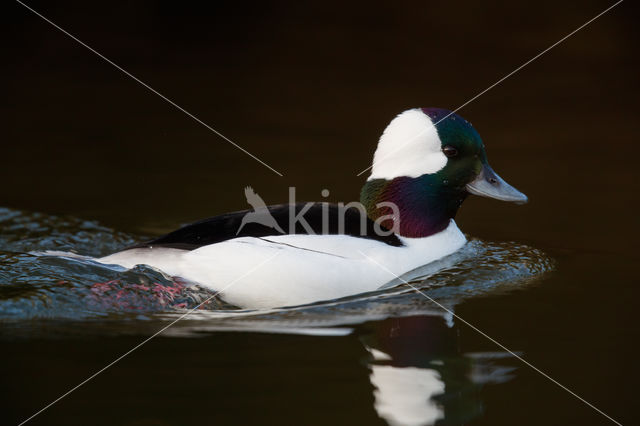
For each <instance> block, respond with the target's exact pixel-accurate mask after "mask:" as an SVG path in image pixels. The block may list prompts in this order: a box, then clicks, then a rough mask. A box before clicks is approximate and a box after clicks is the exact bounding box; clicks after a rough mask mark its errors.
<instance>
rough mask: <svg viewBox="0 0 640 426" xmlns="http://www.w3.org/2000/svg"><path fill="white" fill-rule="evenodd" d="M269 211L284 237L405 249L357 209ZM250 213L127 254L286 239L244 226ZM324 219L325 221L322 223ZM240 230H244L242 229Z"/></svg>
mask: <svg viewBox="0 0 640 426" xmlns="http://www.w3.org/2000/svg"><path fill="white" fill-rule="evenodd" d="M266 209H268V212H269V213H270V214H271V216H272V217H273V218H274V220H275V222H276V223H277V224H278V225H279V227H280V228H281V229H282V230H284V231H285V232H284V235H291V234H296V235H299V234H302V235H308V234H312V235H350V236H353V237H360V238H367V239H372V240H377V241H380V242H384V243H386V244H389V245H391V246H396V247H400V246H402V245H403V244H402V241H400V239H399V238H398V237H397V236H396V235H394V234H390V235H384V236H383V235H378V233H376V232H375V227H374V222H373V221H372V220H371V219H369V218H368V217H366V215H364V214H363V213H362V212H361V211H360V210H358V209H355V208H350V209H347V210H345V209H344V207H339V206H338V205H337V204H328V203H297V204H278V205H274V206H269V207H266ZM291 210H293V213H292V211H291ZM251 212H253V210H242V211H237V212H232V213H226V214H223V215H220V216H215V217H211V218H208V219H204V220H201V221H198V222H195V223H192V224H190V225H186V226H184V227H182V228H180V229H177V230H175V231H173V232H170V233H168V234H166V235H163V236H161V237H158V238H154V239H152V240H149V241H146V242H143V243H141V244H136V245H134V246H130V247H127V248H126V249H125V250H127V249H132V248H145V247H165V248H176V249H181V250H195V249H197V248H200V247H203V246H207V245H210V244H215V243H220V242H223V241H228V240H231V239H234V238H241V237H268V236H275V235H283V233H282V232H280V231H279V230H277V229H275V228H273V227H270V226H266V225H263V224H261V223H254V222H249V223H245V224H244V226H242V218H243V217H244V216H245V215H246V214H247V213H251ZM363 215H364V217H363ZM323 216H325V217H326V219H324V220H323ZM340 216H343V217H344V219H343V220H341V219H340ZM294 217H298V218H299V220H296V221H294V220H293V218H294ZM290 218H291V219H290ZM361 221H364V233H362V232H361V227H362V226H361V223H362V222H361ZM290 222H293V223H290ZM323 222H326V224H327V225H328V226H326V229H323ZM341 222H343V225H342V226H340V224H341ZM290 225H291V226H290ZM241 226H242V229H240V227H241ZM341 228H342V229H341ZM238 229H240V232H238Z"/></svg>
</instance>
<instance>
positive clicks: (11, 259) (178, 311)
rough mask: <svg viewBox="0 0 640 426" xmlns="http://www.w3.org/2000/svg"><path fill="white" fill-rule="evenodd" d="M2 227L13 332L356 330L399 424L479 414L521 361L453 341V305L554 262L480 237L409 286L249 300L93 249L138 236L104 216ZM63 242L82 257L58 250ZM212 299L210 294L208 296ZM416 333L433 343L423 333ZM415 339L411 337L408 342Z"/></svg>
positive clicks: (6, 306)
mask: <svg viewBox="0 0 640 426" xmlns="http://www.w3.org/2000/svg"><path fill="white" fill-rule="evenodd" d="M0 227H1V228H2V230H3V232H2V237H1V239H0V247H1V248H2V251H1V252H0V265H1V266H0V321H1V322H2V323H3V333H2V338H3V339H4V340H5V341H11V340H12V339H16V338H19V339H24V338H29V339H45V340H48V341H50V340H52V339H53V341H55V340H57V339H72V340H74V339H86V338H87V337H91V338H96V337H99V336H103V337H111V338H113V337H114V336H115V337H117V336H123V335H124V336H127V335H134V336H136V335H138V336H146V335H151V334H154V333H156V332H157V331H159V330H160V329H161V328H164V327H165V326H166V325H169V324H171V322H172V321H174V320H179V321H178V322H176V323H175V324H173V325H171V327H170V328H168V329H167V330H166V331H164V336H171V337H202V336H207V335H209V336H211V335H215V333H219V332H227V333H235V332H241V333H256V332H257V333H269V334H274V333H277V334H290V335H306V336H316V337H318V338H323V337H341V336H354V337H356V338H357V339H358V340H359V341H360V343H361V344H362V347H363V349H364V350H366V352H367V353H368V355H367V356H365V357H364V358H363V360H364V361H365V362H366V364H367V365H369V368H370V374H369V380H370V382H371V385H372V386H373V387H374V389H375V390H374V391H373V393H372V396H373V398H374V403H373V408H374V409H375V411H376V412H377V413H378V415H379V416H380V418H382V419H385V420H387V421H388V422H389V423H390V424H433V423H434V422H436V421H437V420H441V419H444V418H445V416H447V418H448V419H449V420H455V421H460V420H468V419H472V418H474V417H476V416H478V415H479V413H481V412H482V404H481V403H480V402H479V401H476V400H474V398H473V391H474V389H477V388H478V387H480V386H482V385H485V384H497V383H502V382H505V381H508V380H510V379H511V378H512V377H513V376H512V374H511V373H512V372H513V371H514V370H515V368H516V367H514V366H512V365H508V364H505V362H504V359H505V358H508V357H510V356H511V354H509V353H505V352H488V353H481V352H475V353H474V352H469V353H458V352H457V351H455V350H454V349H455V347H453V346H452V345H451V341H448V338H451V337H453V334H452V333H453V327H454V323H455V322H456V319H455V316H454V315H455V313H454V311H455V306H456V305H457V304H458V303H461V302H462V301H463V300H465V299H467V298H472V297H478V296H482V295H488V294H497V293H502V292H509V291H514V290H516V289H522V288H524V287H526V286H528V285H532V284H533V283H535V282H536V280H538V279H539V278H540V277H541V276H542V275H543V274H545V273H547V272H549V271H551V270H552V269H553V261H552V260H551V259H550V258H549V257H548V256H547V255H545V254H544V253H543V252H542V251H540V250H537V249H534V248H531V247H528V246H526V245H522V244H516V243H491V242H485V241H481V240H477V239H473V240H471V241H470V242H469V243H468V244H467V245H466V246H465V247H464V248H463V249H461V250H460V251H458V252H456V253H455V254H453V255H451V256H448V257H446V258H444V259H441V260H440V261H437V262H434V263H432V264H429V265H425V266H424V267H422V268H418V270H416V271H412V273H411V274H412V276H414V277H415V276H418V277H419V278H416V279H412V280H411V281H410V282H409V283H410V285H408V284H405V283H403V281H402V280H394V281H392V282H390V283H388V284H387V285H386V286H384V288H382V289H380V290H378V291H374V292H370V293H366V294H359V295H355V296H351V297H346V298H342V299H338V300H329V301H321V302H318V303H315V304H311V305H306V306H299V307H291V308H280V309H271V310H267V311H264V310H242V309H240V308H238V307H234V306H231V305H228V304H226V303H224V301H222V300H218V299H217V298H216V297H214V296H215V293H214V292H211V291H209V290H207V289H205V288H203V287H200V286H198V285H197V283H188V282H182V281H180V280H179V279H176V278H173V277H169V276H166V275H164V274H163V273H162V272H160V271H158V270H154V269H152V268H150V267H146V266H138V267H136V268H134V269H132V270H125V269H124V268H121V267H117V266H111V265H103V264H100V263H98V262H95V261H93V260H92V258H91V257H89V256H103V255H106V254H108V253H111V252H113V251H116V250H118V249H119V248H122V247H124V246H126V245H129V244H132V243H133V242H135V241H137V240H139V239H140V237H139V236H135V235H128V234H126V233H122V232H118V231H116V230H113V229H109V228H107V227H105V226H101V225H100V224H98V223H97V222H95V221H86V220H81V219H78V218H74V217H68V216H67V217H58V216H53V215H46V214H41V213H29V212H24V211H19V210H14V209H8V208H2V209H0ZM63 251H73V252H74V253H80V254H82V255H84V256H77V257H68V256H65V257H62V256H57V255H52V254H51V253H52V252H63ZM416 274H417V275H416ZM415 289H419V290H420V291H421V292H423V293H424V294H425V295H427V296H428V298H427V297H425V296H424V295H422V294H420V293H417V292H416V290H415ZM207 299H211V300H209V301H207V302H206V303H205V304H202V302H205V301H206V300H207ZM433 300H436V301H437V304H436V303H434V301H433ZM196 307H197V308H198V309H197V310H196V311H195V312H191V311H193V309H194V308H196ZM190 312H191V313H190ZM187 313H190V315H188V316H187V317H185V314H187ZM388 320H390V321H392V323H391V324H393V325H391V326H390V327H391V329H390V330H387V327H389V325H383V326H381V328H380V329H378V330H377V331H375V332H372V331H368V327H367V324H371V323H376V322H377V323H382V324H387V323H386V322H385V321H388ZM394 329H395V330H396V331H393V330H394ZM388 331H391V333H388ZM417 336H419V338H420V340H421V341H423V342H427V343H419V344H415V342H413V339H415V338H416V337H417ZM454 339H455V338H454ZM406 347H412V349H411V351H410V352H409V353H407V352H406V349H405V348H406ZM460 404H465V405H468V406H465V408H464V410H462V411H461V410H460V409H459V408H456V407H458V406H459V405H460ZM449 412H451V414H447V413H449Z"/></svg>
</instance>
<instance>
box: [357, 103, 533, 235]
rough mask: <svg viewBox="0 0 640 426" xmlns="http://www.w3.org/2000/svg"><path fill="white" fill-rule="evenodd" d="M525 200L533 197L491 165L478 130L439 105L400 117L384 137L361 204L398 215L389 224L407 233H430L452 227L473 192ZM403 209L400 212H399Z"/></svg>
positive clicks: (372, 212)
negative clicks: (385, 205) (394, 210)
mask: <svg viewBox="0 0 640 426" xmlns="http://www.w3.org/2000/svg"><path fill="white" fill-rule="evenodd" d="M470 193H471V194H475V195H481V196H484V197H490V198H496V199H499V200H504V201H513V202H516V203H524V202H526V201H527V197H526V196H525V195H524V194H523V193H521V192H520V191H518V190H517V189H515V188H513V187H512V186H511V185H509V184H508V183H506V182H505V181H504V180H502V179H501V178H500V177H499V176H498V175H497V174H496V173H495V172H494V171H493V169H491V167H490V166H489V163H488V161H487V154H486V152H485V149H484V144H483V142H482V139H481V138H480V135H479V134H478V132H477V131H476V130H475V129H474V128H473V126H472V125H471V123H469V122H468V121H467V120H465V119H464V118H462V117H460V116H459V115H457V114H455V113H452V112H451V111H448V110H445V109H439V108H422V109H411V110H408V111H405V112H403V113H402V114H400V115H398V116H397V117H396V118H395V119H394V120H393V121H391V123H390V124H389V126H387V128H386V129H385V131H384V133H383V134H382V136H381V138H380V142H379V143H378V148H377V149H376V152H375V155H374V159H373V166H372V167H371V176H370V177H369V179H368V180H367V183H366V184H365V185H364V187H363V188H362V192H361V196H360V198H361V202H362V203H363V204H364V205H365V208H366V209H367V212H368V214H369V216H370V217H371V219H373V220H376V219H379V218H381V217H382V216H387V217H390V215H391V214H392V211H393V210H392V209H390V208H380V207H378V205H379V204H380V203H382V202H387V203H393V204H395V205H396V206H397V211H396V216H399V217H398V218H396V219H388V220H387V222H386V223H384V222H383V225H385V226H386V227H388V228H393V229H394V230H395V232H396V233H398V234H400V235H403V236H407V237H425V236H428V235H432V234H434V233H436V232H439V231H441V230H443V229H445V228H446V227H447V225H448V224H449V222H450V220H451V219H453V218H454V217H455V215H456V212H457V211H458V208H459V207H460V205H461V204H462V202H463V201H464V199H465V198H466V197H467V195H469V194H470ZM397 212H399V215H398V214H397Z"/></svg>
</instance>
